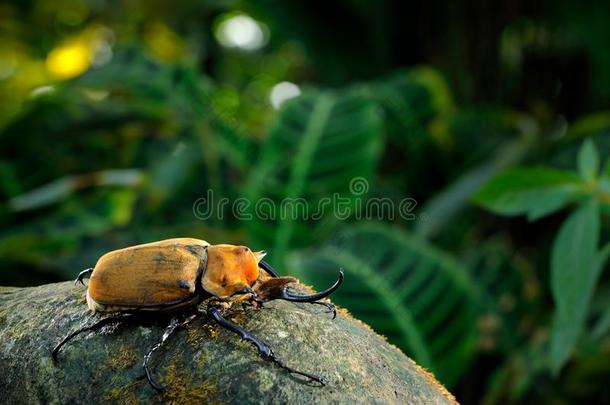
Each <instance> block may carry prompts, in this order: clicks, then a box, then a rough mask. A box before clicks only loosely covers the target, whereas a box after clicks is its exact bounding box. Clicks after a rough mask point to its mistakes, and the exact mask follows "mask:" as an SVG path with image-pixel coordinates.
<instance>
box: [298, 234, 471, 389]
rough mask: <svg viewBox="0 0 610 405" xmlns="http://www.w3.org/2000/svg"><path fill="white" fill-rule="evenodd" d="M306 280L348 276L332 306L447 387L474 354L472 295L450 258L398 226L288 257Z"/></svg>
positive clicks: (318, 284)
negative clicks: (343, 310) (360, 322)
mask: <svg viewBox="0 0 610 405" xmlns="http://www.w3.org/2000/svg"><path fill="white" fill-rule="evenodd" d="M289 263H290V268H291V269H294V272H295V273H296V275H297V276H298V277H300V278H301V279H302V280H303V281H305V282H306V283H309V284H313V285H315V286H316V287H319V288H322V287H324V286H326V285H328V284H330V283H332V281H333V279H334V278H336V276H337V270H338V268H339V267H341V268H343V269H344V270H345V281H344V284H343V285H342V286H341V288H340V289H339V290H337V291H336V292H335V293H334V294H333V297H332V299H333V302H336V303H337V304H339V305H341V306H344V307H345V308H347V309H348V310H349V311H350V312H351V313H352V314H354V316H356V317H357V318H358V319H361V320H363V321H364V322H366V323H368V324H370V325H371V326H372V327H373V328H374V329H375V330H376V331H377V332H378V333H380V334H382V335H384V336H386V337H387V339H388V340H389V341H390V342H392V343H394V344H396V345H397V346H399V347H400V348H401V349H403V350H404V351H405V352H407V353H408V354H410V355H411V356H413V357H414V359H415V360H416V361H417V362H418V363H419V364H421V365H422V366H424V367H427V368H430V369H431V370H432V371H433V372H434V374H435V375H436V376H437V377H439V379H440V380H441V381H442V382H444V383H445V384H449V385H450V384H452V383H454V382H455V381H456V380H457V378H458V376H459V375H460V374H461V373H462V371H463V370H464V369H466V368H467V367H468V364H469V361H470V359H471V358H472V355H473V354H474V343H475V335H476V330H477V328H476V325H475V313H474V299H475V292H474V290H473V288H472V283H471V280H470V279H469V277H468V275H467V273H466V271H465V270H464V269H463V268H461V267H460V266H459V265H458V264H457V263H456V262H455V260H454V259H453V258H452V257H451V256H449V255H448V254H447V253H444V252H442V251H440V250H438V249H436V248H434V247H432V246H430V245H428V244H427V243H425V242H424V241H422V240H420V239H418V238H415V237H412V236H410V235H408V234H406V233H404V232H402V231H399V230H398V229H397V228H392V227H389V226H386V225H380V224H370V223H368V224H363V225H356V226H352V227H348V228H347V229H345V230H344V231H342V232H340V233H339V234H338V236H337V237H336V238H335V239H334V240H332V241H330V242H328V243H326V244H324V245H322V246H321V247H320V248H319V249H318V250H314V251H304V252H299V253H295V254H293V255H291V256H290V260H289Z"/></svg>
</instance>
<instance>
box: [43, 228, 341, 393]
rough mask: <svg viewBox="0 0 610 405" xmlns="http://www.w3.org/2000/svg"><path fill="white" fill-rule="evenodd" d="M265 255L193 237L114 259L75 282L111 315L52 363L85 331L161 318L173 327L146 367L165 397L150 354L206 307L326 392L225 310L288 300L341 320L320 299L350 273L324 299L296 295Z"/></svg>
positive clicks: (91, 303)
mask: <svg viewBox="0 0 610 405" xmlns="http://www.w3.org/2000/svg"><path fill="white" fill-rule="evenodd" d="M265 255H266V252H265V251H259V252H254V251H252V250H251V249H250V248H248V247H246V246H236V245H228V244H217V245H212V244H210V243H208V242H206V241H204V240H200V239H194V238H174V239H167V240H162V241H158V242H152V243H146V244H142V245H136V246H131V247H127V248H124V249H119V250H114V251H111V252H108V253H106V254H104V255H103V256H101V257H100V258H99V259H98V261H97V263H96V265H95V267H92V268H89V269H86V270H84V271H82V272H80V273H79V274H78V276H77V278H76V280H75V281H74V283H75V284H77V283H79V282H80V283H81V284H82V285H85V283H84V281H83V280H84V279H85V278H86V277H88V278H89V282H88V285H87V293H86V300H87V306H88V307H89V309H90V310H91V311H92V312H94V313H102V314H108V316H107V317H103V318H101V319H100V320H98V321H97V322H95V323H94V324H92V325H90V326H86V327H83V328H81V329H78V330H76V331H74V332H72V333H70V334H68V335H67V336H66V337H65V338H64V339H63V340H62V341H61V342H59V343H58V344H57V345H56V346H55V347H54V348H53V351H52V353H51V355H52V358H53V360H54V362H55V363H56V362H57V357H58V353H59V351H60V349H61V348H62V347H63V346H64V345H65V344H66V343H67V342H68V341H70V340H71V339H73V338H74V337H75V336H77V335H79V334H81V333H83V332H87V331H95V330H98V329H100V328H102V327H103V326H105V325H108V324H112V323H121V322H127V321H129V320H132V319H138V318H140V317H142V316H144V315H147V314H148V315H151V314H152V315H154V314H157V313H162V314H165V315H168V316H169V317H170V318H171V320H170V322H169V325H168V326H167V327H166V329H165V331H164V333H163V336H162V337H161V339H160V340H159V342H158V343H157V344H155V345H154V346H153V347H152V348H150V350H149V351H148V352H147V354H146V355H145V356H144V361H143V363H142V367H143V369H144V373H145V376H146V379H147V380H148V382H149V383H150V385H151V386H152V387H153V388H154V389H156V390H158V391H162V390H163V389H164V387H163V386H162V385H161V384H159V383H158V382H156V381H155V379H154V378H153V376H152V373H151V371H150V369H149V361H150V358H151V355H152V354H153V352H154V351H156V350H157V349H159V348H160V347H161V346H162V345H163V344H164V343H165V341H166V340H167V339H168V337H169V336H170V335H171V334H172V333H174V332H175V331H176V329H178V328H179V327H181V326H185V325H186V324H188V323H190V322H192V321H193V320H194V319H195V318H196V317H197V316H199V315H200V314H202V312H201V311H199V309H198V307H199V305H200V304H201V303H204V302H205V303H207V310H206V311H205V313H206V314H207V315H208V316H209V317H210V318H211V319H212V320H214V321H215V322H216V323H217V324H218V325H220V326H221V327H223V328H226V329H227V330H229V331H231V332H233V333H236V334H237V335H239V336H240V337H241V338H242V339H243V340H245V341H248V342H250V343H252V344H253V345H254V346H255V347H256V348H257V349H258V351H259V353H260V354H261V356H262V357H263V358H265V359H266V360H269V361H271V362H273V363H275V364H277V365H278V366H279V367H281V368H283V369H285V370H287V371H288V372H290V373H292V374H298V375H301V376H304V377H306V378H308V379H309V380H311V381H315V382H318V383H320V384H322V385H323V384H324V382H323V380H322V379H321V378H320V377H318V376H316V375H313V374H310V373H306V372H303V371H299V370H297V369H295V368H292V367H289V366H287V365H285V364H284V363H283V362H282V361H280V360H279V359H278V358H277V357H276V356H275V354H274V353H273V351H272V350H271V348H270V347H269V345H268V344H267V343H265V342H264V341H262V340H261V339H259V338H257V337H256V336H254V335H253V334H251V333H250V332H248V331H246V330H244V329H243V328H242V327H240V326H238V325H236V324H235V323H233V322H231V321H229V320H227V319H225V318H224V317H223V316H222V313H221V309H222V308H223V307H225V308H226V307H230V306H231V305H232V304H234V303H236V302H241V303H242V304H251V305H253V306H255V307H261V306H262V305H263V303H264V302H267V301H271V300H274V299H281V300H286V301H291V302H305V303H312V304H319V305H323V306H325V307H326V308H327V312H332V313H333V319H334V318H335V317H336V310H335V308H334V306H333V305H332V304H331V303H329V302H326V301H321V300H322V299H324V298H326V297H328V296H329V295H331V294H332V293H333V292H334V291H335V290H337V288H339V286H340V285H341V283H342V281H343V278H344V273H343V271H342V270H340V271H339V277H338V279H337V281H336V282H335V283H334V284H333V285H332V286H331V287H329V288H328V289H326V290H324V291H322V292H320V293H316V294H311V295H300V294H295V293H293V292H291V291H290V290H289V289H288V285H289V284H290V283H293V282H295V281H296V279H294V278H292V277H279V276H278V274H277V272H276V271H275V270H274V269H273V268H272V267H271V266H270V265H269V264H268V263H266V262H265V261H263V260H262V259H263V257H264V256H265Z"/></svg>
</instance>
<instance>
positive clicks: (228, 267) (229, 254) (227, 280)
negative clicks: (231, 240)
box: [201, 245, 262, 298]
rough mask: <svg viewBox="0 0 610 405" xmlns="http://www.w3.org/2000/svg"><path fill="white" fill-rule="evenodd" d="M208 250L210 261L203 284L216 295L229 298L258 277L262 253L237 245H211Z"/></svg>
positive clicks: (202, 280)
mask: <svg viewBox="0 0 610 405" xmlns="http://www.w3.org/2000/svg"><path fill="white" fill-rule="evenodd" d="M207 250H208V263H207V268H206V270H205V273H204V274H203V277H202V278H201V285H202V287H203V289H204V290H206V291H207V292H209V293H211V294H213V295H215V296H216V297H219V298H228V297H230V296H231V295H233V294H235V293H236V292H237V291H239V290H241V289H243V288H244V287H247V286H251V285H252V284H253V283H254V281H256V279H257V278H258V274H259V270H258V261H259V260H260V259H261V258H262V254H261V253H259V252H252V251H251V250H250V249H249V248H247V247H245V246H235V245H210V246H209V247H208V249H207Z"/></svg>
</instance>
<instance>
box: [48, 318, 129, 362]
mask: <svg viewBox="0 0 610 405" xmlns="http://www.w3.org/2000/svg"><path fill="white" fill-rule="evenodd" d="M135 316H136V315H135V314H132V313H120V314H116V315H112V316H109V317H107V318H102V319H100V320H99V321H97V322H96V323H94V324H93V325H91V326H85V327H84V328H80V329H78V330H75V331H74V332H72V333H70V334H69V335H68V336H66V337H65V338H64V339H63V340H62V341H61V342H59V343H58V344H57V346H55V348H53V351H52V352H51V357H53V361H54V362H57V354H58V353H59V350H60V349H61V348H62V346H63V345H65V344H66V343H68V342H69V341H70V340H72V339H73V338H74V337H75V336H77V335H79V334H81V333H83V332H88V331H93V330H98V329H100V328H102V327H103V326H105V325H108V324H110V323H114V322H122V321H125V320H127V319H131V318H134V317H135Z"/></svg>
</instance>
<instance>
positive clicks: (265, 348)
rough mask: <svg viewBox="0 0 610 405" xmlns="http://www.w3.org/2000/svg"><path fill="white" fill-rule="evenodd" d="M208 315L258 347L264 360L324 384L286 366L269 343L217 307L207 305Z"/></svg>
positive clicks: (313, 377)
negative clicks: (221, 312)
mask: <svg viewBox="0 0 610 405" xmlns="http://www.w3.org/2000/svg"><path fill="white" fill-rule="evenodd" d="M208 315H210V316H211V317H212V319H214V321H216V323H218V325H220V326H222V327H223V328H225V329H227V330H229V331H231V332H233V333H236V334H237V335H239V337H241V338H242V339H243V340H245V341H246V342H250V343H252V344H253V345H254V346H256V348H257V349H258V352H259V353H260V355H261V356H262V357H263V358H264V359H265V360H269V361H271V362H273V363H275V364H277V365H278V366H279V367H281V368H283V369H284V370H286V371H288V372H289V373H291V374H298V375H301V376H303V377H306V378H308V379H309V380H311V381H315V382H317V383H320V384H322V385H325V383H324V381H323V380H322V378H321V377H318V376H316V375H313V374H309V373H305V372H303V371H299V370H297V369H295V368H292V367H288V366H287V365H285V364H284V363H282V362H281V361H280V360H279V359H278V358H277V357H275V354H273V350H271V348H270V347H269V345H268V344H267V343H265V342H263V341H262V340H260V339H259V338H257V337H256V336H254V335H253V334H251V333H250V332H248V331H247V330H245V329H244V328H242V327H241V326H239V325H236V324H234V323H233V322H231V321H229V320H227V319H225V318H223V316H222V315H221V314H220V311H219V310H218V309H217V308H214V307H211V306H210V307H208Z"/></svg>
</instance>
